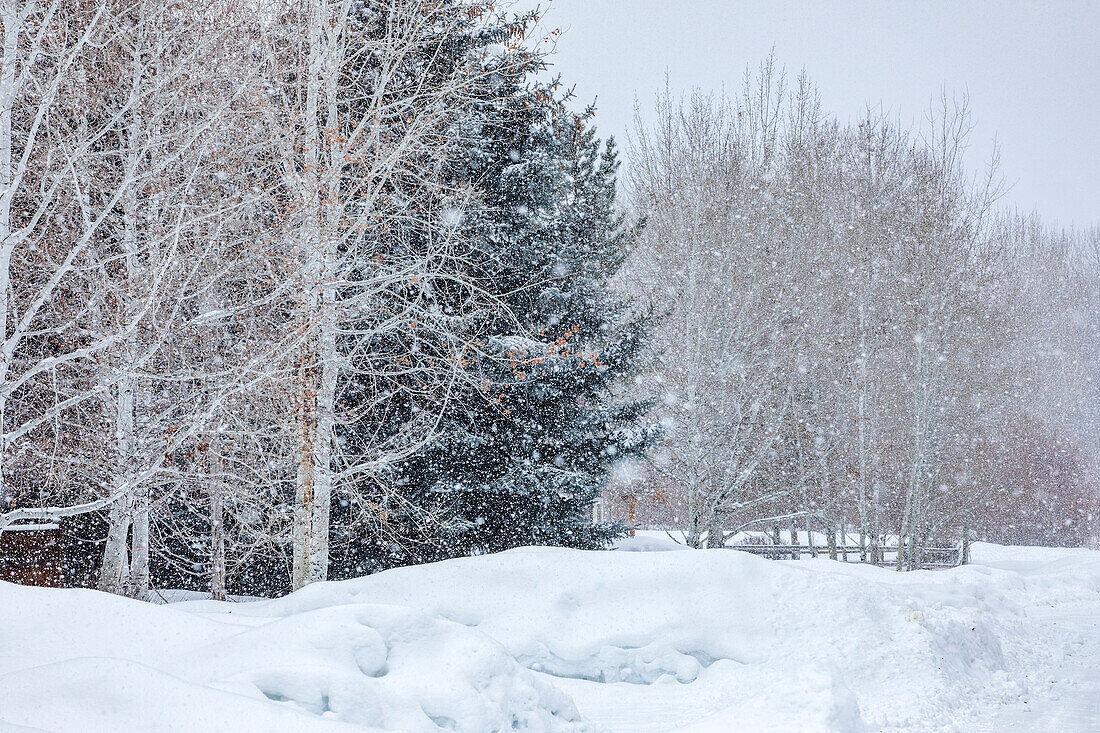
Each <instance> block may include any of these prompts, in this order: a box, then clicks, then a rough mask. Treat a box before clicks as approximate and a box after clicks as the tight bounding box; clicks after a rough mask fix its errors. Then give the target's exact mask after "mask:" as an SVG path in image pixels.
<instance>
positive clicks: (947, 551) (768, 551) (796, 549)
mask: <svg viewBox="0 0 1100 733" xmlns="http://www.w3.org/2000/svg"><path fill="white" fill-rule="evenodd" d="M726 549H728V550H740V551H741V552H750V553H752V554H753V555H759V556H761V557H766V558H769V559H772V560H799V559H801V558H804V557H831V558H833V559H836V560H842V561H845V562H848V561H849V558H851V561H853V562H868V561H867V560H861V557H862V556H866V555H869V554H870V548H861V547H860V546H859V545H838V546H836V548H835V554H834V548H830V547H829V546H827V545H826V546H823V547H822V546H811V545H789V544H788V545H783V544H741V545H726ZM861 552H862V553H863V555H861ZM879 552H880V553H881V554H882V559H881V560H880V561H879V562H878V563H876V564H877V565H879V566H880V567H894V566H895V565H896V563H897V552H898V550H897V548H896V547H881V548H879ZM969 560H970V548H969V547H967V544H966V542H960V543H959V544H958V545H956V546H954V547H925V548H922V551H921V563H920V567H921V568H922V569H925V570H928V569H942V568H954V567H958V566H959V565H965V564H966V563H967V562H969Z"/></svg>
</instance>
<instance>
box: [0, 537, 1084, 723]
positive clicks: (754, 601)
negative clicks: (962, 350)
mask: <svg viewBox="0 0 1100 733" xmlns="http://www.w3.org/2000/svg"><path fill="white" fill-rule="evenodd" d="M635 545H636V546H637V547H639V548H642V549H646V550H658V549H661V548H662V545H661V543H659V542H655V541H652V540H649V541H644V542H643V541H635ZM1058 603H1065V604H1075V605H1074V607H1075V608H1084V609H1086V613H1085V614H1084V618H1085V621H1084V622H1082V624H1080V625H1078V626H1074V627H1072V628H1069V627H1067V630H1066V631H1065V633H1061V635H1059V636H1051V635H1050V634H1047V635H1045V636H1036V635H1037V634H1039V632H1037V631H1036V630H1035V628H1036V625H1035V624H1029V623H1028V619H1029V617H1030V616H1031V615H1032V614H1033V613H1034V612H1035V610H1036V609H1039V608H1049V607H1050V606H1052V605H1053V604H1058ZM1090 608H1091V609H1094V610H1095V616H1096V617H1100V553H1095V552H1089V551H1084V550H1079V551H1073V550H1025V549H1023V548H999V547H995V546H991V545H980V546H978V547H976V548H975V563H974V564H972V565H970V566H967V567H963V568H957V569H953V570H949V571H921V572H915V573H905V574H898V573H894V572H892V571H889V570H882V569H878V568H872V567H863V566H858V565H856V564H854V563H853V564H844V563H839V562H831V561H828V560H823V559H821V560H802V561H798V562H775V561H770V560H765V559H760V558H757V557H753V556H751V555H747V554H744V553H739V552H734V551H726V550H710V551H683V552H660V551H644V552H579V551H571V550H556V549H536V548H530V549H523V550H515V551H512V552H506V553H503V554H500V555H492V556H484V557H475V558H467V559H462V560H453V561H449V562H443V563H437V564H434V565H428V566H421V567H414V568H404V569H399V570H393V571H389V572H386V573H381V574H379V575H375V576H370V577H367V578H361V579H357V580H351V581H345V582H340V583H324V584H317V585H314V586H310V587H307V588H305V589H304V590H302V591H299V592H297V593H294V594H292V595H290V596H287V597H286V598H282V599H278V600H273V601H261V602H253V603H215V602H210V601H193V602H186V603H177V604H173V605H171V606H167V607H164V606H153V605H149V604H144V603H139V602H136V601H128V600H125V599H121V598H115V597H112V596H107V595H104V594H100V593H96V592H94V591H74V590H51V589H37V588H23V587H20V586H14V585H10V584H2V583H0V729H3V728H4V726H3V725H2V723H7V724H9V725H11V726H27V727H31V728H38V729H43V730H49V731H77V730H79V731H118V730H139V729H140V730H186V731H190V730H203V731H221V730H226V731H237V730H239V731H252V730H257V731H258V730H264V731H278V730H286V731H312V730H353V729H354V730H363V729H387V730H407V731H435V730H458V731H495V730H514V729H521V730H535V731H552V730H569V731H574V730H587V729H592V730H603V729H610V730H673V729H677V728H685V727H686V728H689V729H693V730H749V731H752V730H795V729H798V730H808V731H815V730H836V731H860V730H881V729H891V730H913V731H918V730H922V731H923V730H953V729H956V728H960V729H966V728H971V727H975V726H977V727H980V726H981V725H982V724H983V721H986V720H992V718H990V716H991V715H993V714H995V713H1003V712H1004V711H1005V710H1006V709H1009V708H1011V707H1012V706H1013V705H1019V704H1022V702H1023V701H1025V700H1027V699H1029V696H1032V695H1041V694H1042V691H1041V690H1038V689H1034V688H1036V687H1037V686H1040V685H1048V684H1049V680H1048V679H1047V678H1048V677H1050V676H1052V675H1053V676H1055V677H1056V676H1057V674H1058V670H1059V669H1061V668H1062V666H1063V665H1064V663H1065V661H1066V660H1067V659H1068V658H1071V657H1074V655H1077V658H1081V656H1082V655H1084V654H1087V653H1092V654H1097V655H1100V636H1097V635H1095V632H1096V631H1097V627H1096V625H1095V621H1096V618H1095V617H1094V618H1092V619H1091V621H1090V620H1089V618H1088V612H1087V609H1090ZM1090 650H1091V651H1090ZM1037 671H1038V672H1037ZM1048 673H1049V674H1048ZM1084 692H1085V693H1086V694H1088V693H1089V691H1087V690H1085V691H1084Z"/></svg>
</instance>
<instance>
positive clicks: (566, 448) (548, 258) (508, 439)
mask: <svg viewBox="0 0 1100 733" xmlns="http://www.w3.org/2000/svg"><path fill="white" fill-rule="evenodd" d="M496 83H497V84H498V86H499V85H500V84H501V83H505V84H507V85H509V86H508V88H506V89H503V90H502V89H499V88H498V89H497V92H498V96H497V100H498V101H495V102H494V103H491V104H485V105H482V106H480V107H479V108H478V114H477V115H475V116H474V117H472V118H471V119H470V120H469V121H468V122H467V123H466V125H465V128H466V129H465V130H464V131H463V135H462V139H464V140H466V141H467V146H466V148H465V149H464V150H462V151H461V152H460V153H459V154H458V155H456V157H455V160H454V161H453V164H452V165H453V168H452V170H451V171H450V175H451V176H452V177H453V179H454V181H455V182H456V185H461V184H466V185H468V186H473V187H474V188H475V189H476V192H477V200H478V205H477V206H476V207H474V209H473V210H472V211H470V212H468V214H467V216H466V218H465V221H464V222H463V223H462V225H461V228H462V234H463V237H462V239H463V240H464V241H467V242H470V243H471V245H470V247H471V248H470V251H469V253H468V254H467V257H468V261H469V266H470V269H471V274H473V275H474V276H476V278H477V280H478V281H479V282H481V283H482V284H483V287H484V288H485V290H486V291H487V292H490V293H491V294H492V298H491V301H492V303H493V307H492V308H490V309H487V310H486V311H484V312H483V317H482V319H481V322H480V323H479V324H478V328H479V331H480V333H481V334H483V335H482V337H481V339H480V340H479V341H478V346H479V348H478V349H477V355H476V356H471V359H470V361H471V364H470V370H471V372H473V373H476V374H477V375H478V377H479V380H478V382H477V383H476V384H471V385H470V386H468V387H467V388H465V389H464V390H461V391H460V392H459V393H458V394H456V395H452V396H451V398H450V400H449V402H448V405H447V407H445V408H443V412H442V414H443V418H442V422H441V431H440V436H439V438H438V439H437V440H435V441H434V442H433V443H432V444H431V445H430V446H429V447H427V448H426V449H425V450H423V451H420V452H419V453H418V454H417V455H416V456H414V457H413V458H412V459H410V460H409V461H407V462H406V463H404V464H403V465H401V466H400V467H399V468H398V470H397V472H396V473H395V475H394V476H393V477H392V481H393V483H394V484H395V485H396V486H398V487H399V491H398V492H397V493H398V495H399V496H400V497H401V502H400V506H392V505H391V506H390V507H388V510H389V512H390V516H389V519H390V521H391V522H392V523H393V525H394V526H395V527H397V528H398V529H397V531H396V532H395V533H391V534H390V535H389V536H387V537H385V538H378V537H377V536H376V537H374V538H370V539H367V538H361V540H360V542H359V543H358V544H357V546H356V547H355V548H354V549H353V551H352V553H351V555H350V556H349V557H348V558H346V559H345V561H344V566H345V567H343V568H342V571H343V573H346V574H356V573H362V572H368V571H370V570H373V569H377V568H381V567H387V566H390V565H396V564H407V563H413V562H422V561H427V560H432V559H439V558H442V557H448V556H457V555H465V554H470V553H479V552H491V551H498V550H503V549H507V548H510V547H516V546H521V545H529V544H537V545H559V546H569V547H581V548H597V547H601V546H605V545H606V544H607V543H608V542H609V541H610V540H612V539H613V538H614V537H615V536H617V535H618V534H621V532H622V531H623V529H624V528H623V527H622V526H621V525H618V524H615V525H611V524H593V523H592V522H591V521H590V515H591V505H592V503H593V502H594V501H595V500H596V499H597V498H598V497H599V492H600V489H601V487H602V486H603V485H604V484H605V483H606V481H607V479H608V476H609V471H610V469H611V467H612V466H613V464H614V463H615V462H616V461H619V460H624V459H626V460H629V459H630V458H632V457H635V456H640V455H641V454H642V453H643V452H644V451H645V449H646V448H647V446H648V444H649V443H650V442H651V441H652V439H653V437H654V432H653V430H652V429H651V428H646V427H644V426H641V425H640V420H641V418H642V416H643V415H644V414H645V412H646V410H647V409H648V405H647V404H646V403H643V402H640V401H636V400H628V401H619V400H618V399H617V398H616V395H615V387H616V384H617V383H618V382H619V381H620V380H621V379H622V378H623V377H624V376H627V375H629V374H630V373H631V372H632V370H633V367H634V363H635V359H636V358H637V356H638V354H639V351H640V349H642V348H643V347H644V342H645V337H646V330H647V322H646V320H645V319H644V318H638V317H635V316H633V315H631V313H630V308H629V306H630V304H629V302H628V301H627V300H626V299H624V298H623V297H621V296H620V295H618V294H616V293H614V292H613V291H612V290H611V288H610V287H609V281H610V280H611V278H612V277H613V276H614V275H615V274H616V272H617V271H618V270H619V268H620V266H621V265H622V263H623V260H624V258H625V257H626V255H627V254H628V253H629V250H630V248H631V246H632V245H633V243H634V240H635V231H634V230H633V229H632V228H631V227H629V226H627V224H626V222H625V221H624V217H623V215H622V214H621V213H619V212H618V211H617V210H616V207H615V189H616V175H617V171H618V167H619V162H618V155H617V151H616V148H615V145H614V141H612V140H609V141H607V143H606V144H604V143H602V142H601V141H600V139H599V138H598V137H597V135H596V132H595V130H594V128H593V127H592V126H591V125H590V124H589V122H590V119H591V110H589V111H588V112H586V113H585V114H583V115H575V114H571V113H570V112H568V111H567V109H566V102H567V101H568V98H566V99H555V98H554V94H553V90H554V88H556V86H557V84H556V83H555V84H551V85H545V86H544V85H535V84H529V83H528V81H527V80H526V79H525V75H513V76H511V77H508V78H507V79H504V80H497V81H496ZM502 92H503V93H502ZM501 99H503V100H506V102H505V103H503V104H501V103H500V102H499V100H501ZM437 297H439V298H440V299H441V301H443V302H444V303H445V301H446V298H447V297H448V296H447V295H446V294H439V295H438V296H437ZM442 307H443V308H444V309H445V308H446V307H447V306H446V305H442ZM395 537H396V540H395Z"/></svg>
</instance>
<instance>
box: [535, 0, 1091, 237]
mask: <svg viewBox="0 0 1100 733" xmlns="http://www.w3.org/2000/svg"><path fill="white" fill-rule="evenodd" d="M527 4H528V5H533V4H534V0H531V2H529V3H527ZM542 5H543V7H547V3H546V1H545V0H543V2H542ZM548 7H549V12H548V13H547V14H546V24H547V25H548V26H549V27H550V28H553V27H555V26H557V27H560V28H561V30H562V31H563V33H562V35H561V36H560V37H559V39H558V42H557V54H556V55H555V57H554V64H555V68H556V69H557V70H558V71H560V72H561V74H562V76H563V81H565V82H567V83H569V84H575V85H576V89H577V92H578V95H579V97H580V101H581V102H588V101H591V100H592V99H594V98H596V99H597V100H598V106H599V114H598V117H597V125H598V126H599V128H600V131H601V132H602V133H603V134H604V135H607V134H614V135H615V136H616V137H619V138H622V137H623V135H624V133H626V131H627V130H628V128H629V126H630V124H631V118H632V115H633V108H634V101H635V99H638V101H639V102H640V104H641V106H642V108H643V111H645V110H647V109H648V108H649V107H650V106H651V105H652V100H653V95H654V92H655V91H656V90H657V89H658V88H659V87H660V86H661V85H662V83H663V81H662V80H663V77H664V73H665V70H666V69H667V70H668V71H669V73H670V75H671V80H672V84H673V87H674V88H676V89H689V88H691V87H696V86H698V87H702V88H704V89H715V90H717V89H721V88H722V86H723V85H725V87H726V88H727V89H728V90H732V91H736V90H737V89H738V88H739V86H740V81H741V76H742V73H743V72H744V68H745V65H746V63H751V64H753V65H754V66H755V65H756V64H758V63H759V61H760V60H761V59H763V58H764V57H765V56H767V54H768V51H769V49H771V48H772V46H774V47H775V51H776V55H777V57H778V59H779V60H780V62H781V63H783V64H784V65H785V66H786V67H787V70H788V72H789V73H790V74H792V75H793V74H796V73H797V72H798V70H799V69H800V68H802V67H805V68H806V70H807V71H808V72H809V74H810V77H811V78H812V79H813V80H814V82H815V83H816V84H817V86H818V87H819V89H820V90H821V94H822V102H823V105H824V107H825V109H826V110H827V111H830V112H832V113H834V114H836V115H838V116H839V117H840V118H841V119H842V120H849V119H854V118H856V117H858V116H859V115H860V114H861V112H862V110H864V109H865V106H866V105H867V104H868V103H871V104H876V105H877V104H878V103H880V102H881V103H882V104H883V105H884V106H885V107H886V108H887V109H888V110H891V111H892V112H895V113H897V114H898V115H900V118H901V119H902V121H903V122H907V123H908V122H913V123H916V122H919V121H920V120H921V119H922V117H923V116H924V114H925V112H926V111H927V109H928V106H929V102H930V100H931V98H932V95H933V94H936V93H938V90H940V89H941V88H946V89H947V90H948V91H949V92H950V91H958V92H966V93H968V94H969V96H970V102H971V109H972V110H973V114H974V118H975V123H976V128H975V130H974V135H973V142H972V146H971V147H972V159H973V163H974V165H980V164H981V163H982V162H983V160H985V159H987V158H988V155H989V153H990V151H991V150H992V147H993V141H994V139H996V140H997V141H998V142H999V144H1000V147H1001V162H1002V172H1003V173H1004V175H1005V177H1006V179H1007V180H1008V181H1009V182H1010V183H1012V184H1013V188H1012V190H1011V191H1009V193H1008V194H1007V196H1006V198H1005V203H1006V204H1008V205H1010V206H1015V207H1017V208H1020V209H1023V210H1025V211H1031V210H1033V209H1034V210H1037V211H1039V213H1040V214H1042V216H1043V218H1044V219H1045V220H1047V221H1050V222H1058V223H1062V224H1076V225H1078V226H1083V225H1093V224H1100V2H1088V1H1086V0H1080V1H1077V0H1053V1H1051V2H1038V1H1033V2H1011V1H1008V0H999V1H998V2H986V1H977V0H931V1H930V0H922V1H921V2H916V1H915V0H914V1H912V2H892V1H890V0H829V1H828V2H824V1H822V2H793V1H791V0H551V1H550V3H549V6H548Z"/></svg>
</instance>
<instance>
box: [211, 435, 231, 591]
mask: <svg viewBox="0 0 1100 733" xmlns="http://www.w3.org/2000/svg"><path fill="white" fill-rule="evenodd" d="M207 451H208V453H207V466H208V470H209V472H210V488H209V493H210V597H211V598H213V599H214V600H215V601H224V600H225V599H226V591H225V583H226V575H227V573H226V562H225V482H224V480H223V478H222V462H221V454H220V453H219V449H218V445H217V443H216V442H215V441H214V440H210V441H209V445H208V447H207Z"/></svg>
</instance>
